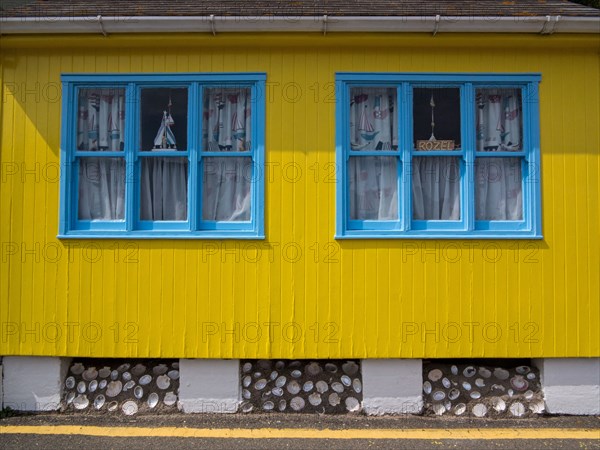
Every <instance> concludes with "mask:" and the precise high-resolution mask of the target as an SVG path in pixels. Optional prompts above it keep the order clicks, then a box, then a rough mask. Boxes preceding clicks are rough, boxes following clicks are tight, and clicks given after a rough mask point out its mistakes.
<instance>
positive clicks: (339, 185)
mask: <svg viewBox="0 0 600 450" xmlns="http://www.w3.org/2000/svg"><path fill="white" fill-rule="evenodd" d="M349 89H350V87H349V86H348V84H347V83H343V82H341V81H336V86H335V92H336V107H335V122H336V127H335V133H336V137H335V142H336V148H335V158H336V164H337V166H338V168H339V172H340V174H341V179H340V180H336V189H335V192H336V208H335V209H336V220H335V223H336V234H337V235H343V234H344V232H345V230H347V229H348V212H349V208H348V202H349V201H350V195H349V194H350V177H349V176H348V143H349V139H346V134H348V133H347V131H348V130H349V128H348V126H347V124H348V122H347V118H348V117H349V109H350V104H349V102H348V91H349Z"/></svg>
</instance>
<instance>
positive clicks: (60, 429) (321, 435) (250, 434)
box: [0, 425, 600, 439]
mask: <svg viewBox="0 0 600 450" xmlns="http://www.w3.org/2000/svg"><path fill="white" fill-rule="evenodd" d="M0 434H39V435H61V434H67V435H68V434H76V435H82V436H104V437H125V438H127V437H179V438H221V439H226V438H229V439H600V430H598V429H582V428H448V429H426V428H409V429H389V428H388V429H349V430H330V429H324V430H315V429H309V428H282V429H278V428H257V429H246V428H178V427H159V428H142V427H93V426H73V425H57V426H48V425H40V426H29V425H23V426H20V425H9V426H0Z"/></svg>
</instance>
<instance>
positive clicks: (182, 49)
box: [0, 36, 600, 358]
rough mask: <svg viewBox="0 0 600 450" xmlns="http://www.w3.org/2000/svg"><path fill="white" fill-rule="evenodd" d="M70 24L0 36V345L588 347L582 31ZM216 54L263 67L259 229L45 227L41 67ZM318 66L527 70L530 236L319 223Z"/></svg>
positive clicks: (48, 135)
mask: <svg viewBox="0 0 600 450" xmlns="http://www.w3.org/2000/svg"><path fill="white" fill-rule="evenodd" d="M39 39H45V38H39ZM71 39H75V40H76V39H78V38H76V37H73V38H71ZM81 39H82V40H83V41H85V40H86V39H87V40H88V41H89V42H90V44H89V46H87V47H85V46H83V45H78V46H75V47H74V48H70V46H69V44H68V43H69V41H68V40H65V39H62V40H61V39H57V40H56V42H55V44H56V45H52V46H50V45H47V46H46V44H44V48H39V49H36V48H34V47H35V46H36V45H38V44H36V41H35V39H32V38H29V40H28V39H23V40H22V41H19V39H14V40H11V39H6V40H5V42H4V43H3V46H4V48H3V49H2V60H1V64H2V65H1V70H0V77H1V83H2V103H1V105H0V108H1V109H0V114H1V122H0V123H1V130H2V134H1V137H0V139H1V140H0V145H1V147H0V152H1V153H0V158H1V164H2V172H1V177H2V178H1V180H0V181H1V183H0V214H1V221H0V242H1V245H2V247H1V255H0V257H1V261H0V264H1V266H0V326H1V329H0V331H1V335H0V355H2V354H3V355H9V354H14V355H19V354H20V355H71V356H107V357H124V356H139V357H146V356H153V357H201V358H202V357H205V358H242V357H243V358H254V357H261V358H275V357H277V358H288V357H289V358H292V357H293V358H337V357H357V358H365V357H370V358H385V357H402V358H411V357H415V358H422V357H431V358H434V357H435V358H440V357H530V356H532V357H533V356H544V357H553V356H554V357H565V356H599V355H600V335H599V331H598V330H599V317H600V310H599V302H600V300H599V299H600V287H599V283H600V282H599V279H600V269H599V267H600V232H599V230H600V217H599V197H600V179H599V172H600V157H599V156H600V154H599V149H600V136H599V127H598V123H600V111H599V109H600V90H599V89H600V73H599V59H598V45H597V44H596V45H594V44H590V40H591V39H592V38H588V39H587V40H586V39H582V40H581V42H583V44H584V45H579V44H578V43H579V42H580V41H577V40H573V39H572V38H563V37H559V36H553V37H538V36H535V37H522V39H521V40H520V41H519V40H515V39H514V38H512V40H510V41H508V40H506V45H504V44H503V43H504V41H503V39H508V38H501V37H482V36H479V37H475V36H473V37H471V36H468V37H455V36H454V37H445V36H436V37H435V39H437V40H438V42H440V44H441V45H440V46H438V47H434V46H432V45H431V44H430V42H431V39H432V38H431V37H429V36H427V37H414V36H413V37H410V38H406V39H407V40H406V41H403V40H402V39H403V38H398V37H396V38H394V39H390V38H389V37H385V36H370V37H369V36H363V37H361V39H360V40H359V39H356V38H350V39H346V38H343V37H335V36H326V37H318V38H316V37H309V38H303V37H297V38H289V37H281V36H279V37H278V36H274V37H271V38H265V39H264V40H262V41H261V40H260V39H257V38H255V37H252V36H235V37H232V36H218V37H217V38H212V37H210V38H208V37H193V36H190V37H189V39H185V40H181V39H180V40H178V41H175V40H174V41H173V43H170V41H169V39H170V38H164V39H165V41H164V42H162V43H161V44H160V45H158V46H157V45H156V37H148V38H141V37H138V38H136V39H132V40H131V44H132V45H128V42H129V41H128V40H127V39H126V38H113V37H111V38H110V39H113V41H114V40H115V39H116V40H117V43H119V42H120V44H119V45H120V48H117V47H116V46H115V45H112V44H107V45H105V44H104V42H105V41H104V40H102V39H98V38H81ZM160 39H161V40H163V38H162V37H161V38H160ZM219 39H220V41H219ZM279 39H281V40H285V43H286V44H288V45H283V44H280V43H279V42H278V40H279ZM473 39H479V40H485V41H487V42H488V43H489V44H490V45H489V46H483V45H477V46H475V47H469V46H470V45H471V43H472V42H473ZM561 39H562V40H563V41H561ZM3 40H4V38H3ZM71 42H74V41H71ZM219 42H222V43H223V44H219ZM540 42H542V43H540ZM543 42H548V43H549V44H548V45H547V46H546V45H545V44H544V43H543ZM557 42H558V44H556V43H557ZM561 42H562V44H561ZM60 43H62V44H63V46H62V47H61V46H60V45H59V44H60ZM32 46H33V47H32ZM223 71H227V72H251V71H252V72H254V71H258V72H266V73H267V90H266V92H265V97H266V111H267V117H266V161H267V163H266V168H265V174H264V176H265V177H266V184H265V188H266V189H265V190H266V206H265V210H266V223H265V225H266V226H265V228H266V236H267V239H266V240H264V241H216V240H215V241H209V240H186V241H172V240H159V241H154V240H110V241H107V240H62V241H59V240H57V239H56V235H57V229H58V209H59V183H58V164H59V139H60V136H59V129H60V123H61V117H60V114H61V111H60V78H59V77H60V74H61V73H75V72H86V73H87V72H91V73H94V72H99V73H105V72H223ZM336 71H356V72H370V71H375V72H381V71H383V72H385V71H395V72H420V71H424V72H540V73H541V74H542V82H541V84H540V110H541V118H540V123H541V143H542V144H541V147H542V150H541V160H542V168H541V173H540V176H541V180H542V214H543V219H542V220H543V234H544V239H543V240H539V241H534V240H531V241H528V240H523V241H515V240H481V241H466V240H440V241H425V240H421V241H420V240H414V241H404V240H377V241H375V240H352V241H342V240H339V241H336V240H334V239H333V235H334V229H335V183H334V182H335V176H336V167H335V164H334V162H335V146H334V130H335V121H334V106H335V105H334V88H333V82H334V77H335V72H336Z"/></svg>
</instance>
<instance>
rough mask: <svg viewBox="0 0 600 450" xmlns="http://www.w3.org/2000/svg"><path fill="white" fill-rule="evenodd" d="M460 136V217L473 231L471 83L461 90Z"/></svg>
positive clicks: (472, 117) (473, 112) (473, 90)
mask: <svg viewBox="0 0 600 450" xmlns="http://www.w3.org/2000/svg"><path fill="white" fill-rule="evenodd" d="M460 102H461V119H460V120H461V127H462V130H461V134H462V137H461V139H462V147H463V149H464V156H463V164H462V165H463V170H464V174H463V176H462V177H461V192H462V197H463V198H462V199H461V216H462V220H463V222H464V224H465V229H467V230H474V229H475V149H476V147H477V146H476V144H475V142H476V134H477V132H476V130H475V120H476V118H475V88H474V87H473V83H466V84H465V86H464V87H463V88H462V89H461V101H460Z"/></svg>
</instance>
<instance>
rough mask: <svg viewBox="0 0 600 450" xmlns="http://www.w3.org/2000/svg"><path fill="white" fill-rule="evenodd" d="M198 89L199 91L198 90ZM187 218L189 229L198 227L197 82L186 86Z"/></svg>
mask: <svg viewBox="0 0 600 450" xmlns="http://www.w3.org/2000/svg"><path fill="white" fill-rule="evenodd" d="M199 91H200V92H199ZM188 99H189V100H188V137H187V141H188V170H189V175H188V220H189V224H190V229H191V230H197V229H198V210H197V208H198V206H199V203H198V192H199V191H200V189H199V186H198V184H197V182H198V158H199V156H198V153H199V152H200V145H201V139H202V118H203V113H204V112H203V109H202V92H201V90H200V89H199V88H198V83H192V84H191V85H190V87H189V88H188Z"/></svg>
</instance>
